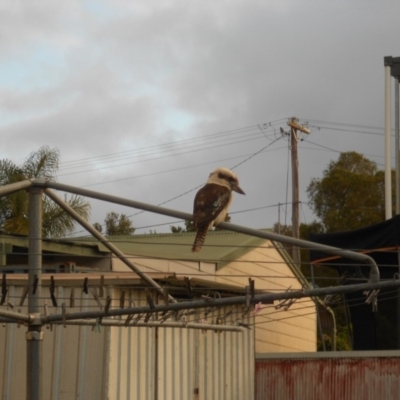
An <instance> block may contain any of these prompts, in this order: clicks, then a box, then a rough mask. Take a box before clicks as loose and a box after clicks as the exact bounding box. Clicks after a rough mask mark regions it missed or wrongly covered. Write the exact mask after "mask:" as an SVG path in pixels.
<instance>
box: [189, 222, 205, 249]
mask: <svg viewBox="0 0 400 400" xmlns="http://www.w3.org/2000/svg"><path fill="white" fill-rule="evenodd" d="M207 230H208V227H207V226H205V227H204V228H199V229H198V230H197V234H196V237H195V239H194V243H193V247H192V251H193V253H197V252H198V251H200V250H201V248H202V247H203V244H204V241H205V240H206V235H207Z"/></svg>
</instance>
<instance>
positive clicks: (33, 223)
mask: <svg viewBox="0 0 400 400" xmlns="http://www.w3.org/2000/svg"><path fill="white" fill-rule="evenodd" d="M42 192H43V190H42V189H41V188H39V187H32V188H30V189H29V208H28V218H29V229H28V233H29V254H28V269H29V274H28V280H29V294H28V313H29V314H30V315H33V316H34V318H33V320H32V322H30V323H29V325H28V331H27V332H26V343H27V348H26V349H27V354H26V355H27V362H26V367H27V369H26V399H27V400H40V399H41V398H42V382H41V380H42V342H43V332H42V322H41V319H40V314H39V312H40V298H41V290H42Z"/></svg>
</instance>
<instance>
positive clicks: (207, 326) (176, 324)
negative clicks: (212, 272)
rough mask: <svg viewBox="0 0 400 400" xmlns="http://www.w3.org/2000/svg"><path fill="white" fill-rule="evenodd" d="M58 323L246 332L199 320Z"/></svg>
mask: <svg viewBox="0 0 400 400" xmlns="http://www.w3.org/2000/svg"><path fill="white" fill-rule="evenodd" d="M56 324H57V325H67V326H68V325H80V326H81V325H86V326H93V327H95V326H97V325H99V326H121V327H137V328H187V329H204V330H216V331H224V332H244V330H245V328H244V327H243V326H237V325H216V324H201V323H198V322H178V321H175V322H167V321H166V322H160V321H149V322H132V321H130V322H129V323H128V324H126V323H125V321H121V320H116V319H103V320H102V321H101V322H98V321H97V320H87V319H76V320H73V321H65V322H64V323H63V322H57V323H56Z"/></svg>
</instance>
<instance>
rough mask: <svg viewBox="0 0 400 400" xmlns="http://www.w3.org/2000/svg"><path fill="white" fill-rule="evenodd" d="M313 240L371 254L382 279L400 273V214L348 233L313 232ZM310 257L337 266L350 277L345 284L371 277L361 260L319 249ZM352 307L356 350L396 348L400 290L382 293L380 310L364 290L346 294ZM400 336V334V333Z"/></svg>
mask: <svg viewBox="0 0 400 400" xmlns="http://www.w3.org/2000/svg"><path fill="white" fill-rule="evenodd" d="M310 240H311V241H312V242H317V243H321V244H325V245H329V246H333V247H338V248H341V249H348V250H354V251H357V252H362V253H365V254H368V255H369V256H371V257H372V258H373V259H374V260H375V262H376V264H377V265H378V268H379V273H380V279H391V278H393V276H394V274H395V273H398V272H399V266H398V265H399V262H398V260H399V256H398V248H399V246H400V216H399V215H397V216H395V217H394V218H391V219H389V220H387V221H384V222H381V223H379V224H375V225H370V226H367V227H365V228H361V229H356V230H352V231H346V232H334V233H325V234H311V235H310ZM310 260H311V262H313V263H316V264H323V265H325V266H329V267H331V268H335V269H336V270H337V271H338V273H339V275H340V276H346V277H347V279H346V281H345V282H344V284H354V283H356V281H355V279H356V280H357V282H359V281H360V279H363V278H364V279H366V278H368V276H369V267H367V266H365V265H363V264H359V262H357V261H354V260H350V259H346V258H342V257H331V256H329V254H326V253H322V252H319V251H314V250H311V251H310ZM345 298H346V302H347V304H348V305H349V306H350V316H351V323H352V331H353V348H354V350H384V349H386V350H387V349H396V348H398V344H397V342H398V341H397V336H398V333H397V329H398V328H397V307H398V305H397V290H393V289H387V290H383V291H381V292H380V293H379V296H378V312H377V313H373V312H372V307H371V305H369V304H365V299H366V297H365V295H363V293H362V292H355V293H349V294H346V296H345ZM399 335H400V333H399Z"/></svg>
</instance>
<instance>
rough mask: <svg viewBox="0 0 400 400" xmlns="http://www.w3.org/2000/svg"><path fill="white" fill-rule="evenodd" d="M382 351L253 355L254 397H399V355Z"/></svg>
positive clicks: (369, 399) (311, 399) (273, 399)
mask: <svg viewBox="0 0 400 400" xmlns="http://www.w3.org/2000/svg"><path fill="white" fill-rule="evenodd" d="M386 353H387V354H386V356H379V357H378V356H375V357H374V356H373V355H371V354H370V355H357V356H355V355H354V356H351V354H354V353H350V354H349V353H348V354H347V356H346V355H345V354H343V353H342V356H341V357H331V358H329V357H328V356H327V355H325V354H324V356H323V357H320V358H318V357H317V356H316V357H307V356H304V358H300V357H293V358H290V357H288V358H278V357H276V358H271V359H257V360H256V372H255V379H256V397H255V400H276V399H285V400H298V399H307V400H320V399H324V400H331V399H332V400H337V399H340V400H354V399H362V400H376V399H385V400H391V399H399V398H400V378H399V377H400V357H399V354H396V356H391V355H390V352H386ZM395 353H398V352H395Z"/></svg>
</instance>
